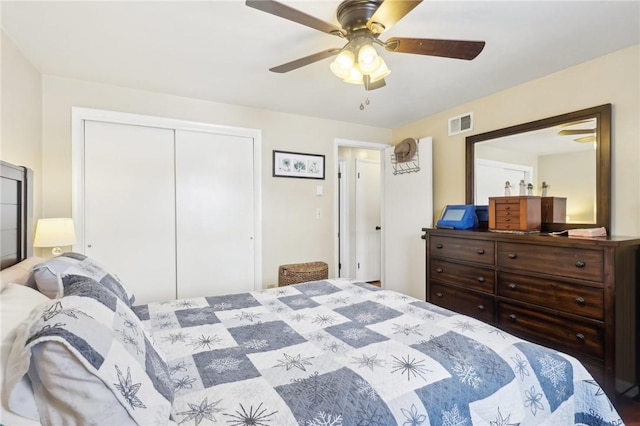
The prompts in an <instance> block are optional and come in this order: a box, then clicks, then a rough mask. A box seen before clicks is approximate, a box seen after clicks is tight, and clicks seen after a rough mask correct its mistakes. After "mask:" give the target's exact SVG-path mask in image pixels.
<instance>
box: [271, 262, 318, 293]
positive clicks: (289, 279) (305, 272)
mask: <svg viewBox="0 0 640 426" xmlns="http://www.w3.org/2000/svg"><path fill="white" fill-rule="evenodd" d="M327 278H329V265H327V264H326V263H325V262H307V263H293V264H291V265H281V266H280V268H279V271H278V286H279V287H282V286H284V285H290V284H298V283H304V282H307V281H318V280H326V279H327Z"/></svg>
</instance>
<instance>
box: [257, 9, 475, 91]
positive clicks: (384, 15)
mask: <svg viewBox="0 0 640 426" xmlns="http://www.w3.org/2000/svg"><path fill="white" fill-rule="evenodd" d="M421 2H422V0H345V1H343V2H342V3H340V5H339V6H338V9H337V11H336V16H337V19H338V22H340V27H338V26H335V25H333V24H330V23H328V22H325V21H323V20H321V19H318V18H316V17H314V16H311V15H308V14H306V13H304V12H301V11H299V10H296V9H294V8H292V7H290V6H287V5H285V4H282V3H279V2H277V1H274V0H247V1H246V4H247V6H249V7H252V8H254V9H258V10H261V11H263V12H267V13H270V14H272V15H276V16H279V17H281V18H284V19H288V20H290V21H293V22H297V23H299V24H302V25H306V26H307V27H310V28H313V29H315V30H318V31H321V32H324V33H327V34H331V35H335V36H337V37H340V38H343V39H346V40H347V44H346V45H345V46H343V47H342V48H341V49H337V48H333V49H327V50H323V51H321V52H318V53H314V54H312V55H309V56H305V57H303V58H300V59H296V60H294V61H291V62H287V63H285V64H282V65H279V66H277V67H273V68H270V69H269V71H272V72H277V73H286V72H289V71H293V70H295V69H298V68H301V67H303V66H306V65H310V64H312V63H314V62H318V61H321V60H323V59H326V58H330V57H332V56H336V58H335V60H334V61H333V62H332V63H331V65H330V68H331V71H332V72H333V73H334V74H335V75H336V76H337V77H339V78H341V79H342V80H343V81H345V82H347V83H353V84H362V85H363V86H364V88H365V89H366V90H374V89H378V88H380V87H383V86H385V81H384V78H385V77H386V76H387V75H389V73H390V72H391V71H390V70H389V68H387V65H386V63H385V62H384V59H383V58H382V57H381V56H380V55H378V52H377V51H376V49H375V47H374V45H375V44H377V45H379V46H382V47H383V48H384V49H385V50H387V51H389V52H398V53H414V54H417V55H428V56H440V57H445V58H454V59H465V60H471V59H474V58H475V57H476V56H478V55H479V54H480V52H482V49H484V45H485V42H484V41H465V40H441V39H428V38H404V37H392V38H390V39H388V40H387V41H382V40H380V39H379V36H380V35H381V34H382V33H384V32H385V31H387V30H388V29H389V28H391V27H392V26H393V25H395V24H396V23H397V22H398V21H399V20H400V19H402V18H403V17H404V16H406V15H407V14H408V13H409V12H411V10H413V9H414V8H415V7H416V6H417V5H419V4H420V3H421Z"/></svg>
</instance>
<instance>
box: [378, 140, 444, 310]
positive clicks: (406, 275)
mask: <svg viewBox="0 0 640 426" xmlns="http://www.w3.org/2000/svg"><path fill="white" fill-rule="evenodd" d="M432 143H433V141H432V138H430V137H427V138H422V139H420V140H419V141H418V156H419V164H420V170H419V171H417V172H410V173H403V174H395V175H394V174H393V171H394V168H393V164H391V155H392V154H393V150H394V147H389V148H387V149H386V150H385V153H384V177H383V180H384V183H383V185H384V206H383V221H384V223H383V225H382V232H383V241H384V245H383V247H384V253H383V258H384V271H383V274H384V277H383V280H382V283H383V286H384V287H385V288H386V289H389V290H394V291H398V292H400V293H404V294H408V295H410V296H413V297H416V298H418V299H421V300H426V288H425V279H426V275H425V272H426V271H425V267H426V266H425V265H426V259H425V255H426V254H425V245H424V244H425V243H424V240H423V239H422V238H420V237H421V236H422V228H424V227H431V226H433V174H432V158H433V155H432V154H433V153H432Z"/></svg>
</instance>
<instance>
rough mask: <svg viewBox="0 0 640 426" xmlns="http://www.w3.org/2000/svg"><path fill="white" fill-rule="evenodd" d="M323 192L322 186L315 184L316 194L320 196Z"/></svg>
mask: <svg viewBox="0 0 640 426" xmlns="http://www.w3.org/2000/svg"><path fill="white" fill-rule="evenodd" d="M323 192H324V189H323V188H322V185H318V186H316V195H318V196H322V194H323Z"/></svg>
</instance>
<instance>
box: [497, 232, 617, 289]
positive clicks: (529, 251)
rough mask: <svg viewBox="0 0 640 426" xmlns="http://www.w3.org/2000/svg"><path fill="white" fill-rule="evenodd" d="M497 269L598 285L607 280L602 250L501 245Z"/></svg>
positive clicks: (532, 245) (499, 244)
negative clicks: (565, 278)
mask: <svg viewBox="0 0 640 426" xmlns="http://www.w3.org/2000/svg"><path fill="white" fill-rule="evenodd" d="M550 238H551V237H550ZM498 267H499V268H512V269H521V270H526V271H534V272H540V273H544V274H550V275H559V276H562V277H569V278H579V279H584V280H590V281H598V282H601V281H603V279H604V261H603V253H602V251H601V250H590V249H578V248H570V247H553V246H546V245H534V244H518V243H506V242H499V243H498Z"/></svg>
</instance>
